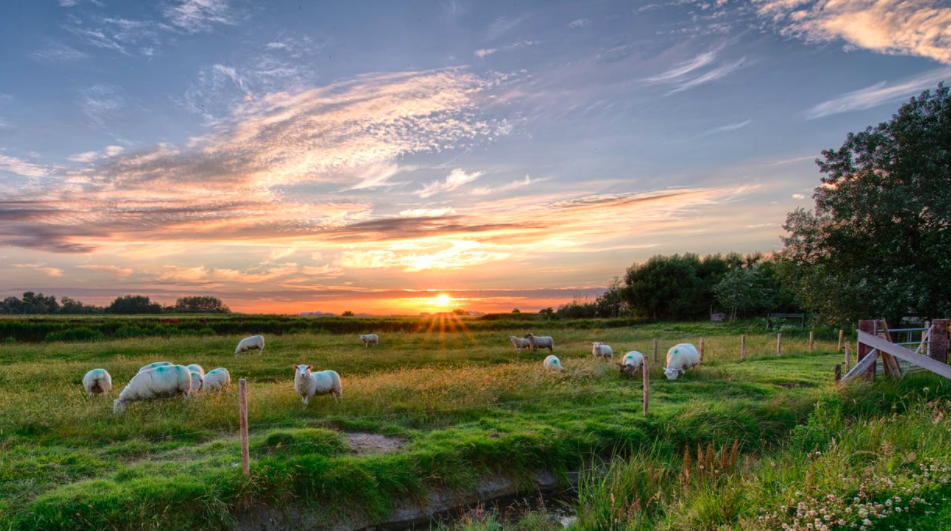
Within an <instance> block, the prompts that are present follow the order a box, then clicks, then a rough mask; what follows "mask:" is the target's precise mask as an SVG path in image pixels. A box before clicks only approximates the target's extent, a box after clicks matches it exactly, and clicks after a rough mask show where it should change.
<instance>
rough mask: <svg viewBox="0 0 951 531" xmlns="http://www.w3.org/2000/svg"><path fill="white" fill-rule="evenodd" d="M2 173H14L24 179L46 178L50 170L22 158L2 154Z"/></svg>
mask: <svg viewBox="0 0 951 531" xmlns="http://www.w3.org/2000/svg"><path fill="white" fill-rule="evenodd" d="M2 172H6V173H13V174H15V175H21V176H23V177H44V176H46V175H47V174H48V173H49V169H48V168H46V167H44V166H41V165H39V164H34V163H32V162H28V161H26V160H23V159H21V158H17V157H11V156H9V155H4V154H3V153H0V173H2Z"/></svg>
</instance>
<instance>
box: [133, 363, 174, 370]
mask: <svg viewBox="0 0 951 531" xmlns="http://www.w3.org/2000/svg"><path fill="white" fill-rule="evenodd" d="M169 365H171V363H169V362H167V361H156V362H155V363H149V364H148V365H146V366H144V367H142V368H140V369H139V372H142V371H148V370H152V369H154V368H156V367H168V366H169Z"/></svg>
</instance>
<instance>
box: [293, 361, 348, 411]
mask: <svg viewBox="0 0 951 531" xmlns="http://www.w3.org/2000/svg"><path fill="white" fill-rule="evenodd" d="M312 368H313V365H294V391H296V392H297V394H299V395H300V397H301V402H303V403H304V409H307V403H308V402H310V399H311V398H313V397H314V396H315V395H332V396H333V397H334V402H336V401H338V400H339V398H340V397H341V396H343V387H342V386H341V384H340V375H339V374H337V373H336V372H335V371H319V372H310V370H311V369H312Z"/></svg>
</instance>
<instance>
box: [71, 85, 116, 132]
mask: <svg viewBox="0 0 951 531" xmlns="http://www.w3.org/2000/svg"><path fill="white" fill-rule="evenodd" d="M79 94H80V106H81V108H82V111H83V114H85V115H86V118H87V119H88V121H89V125H91V126H93V127H96V128H99V129H104V128H105V127H106V126H107V124H109V123H110V122H112V121H113V120H115V118H116V117H117V116H118V113H119V111H120V110H122V108H123V107H125V91H124V90H122V88H121V87H118V86H115V85H93V86H91V87H89V88H86V89H82V90H80V91H79Z"/></svg>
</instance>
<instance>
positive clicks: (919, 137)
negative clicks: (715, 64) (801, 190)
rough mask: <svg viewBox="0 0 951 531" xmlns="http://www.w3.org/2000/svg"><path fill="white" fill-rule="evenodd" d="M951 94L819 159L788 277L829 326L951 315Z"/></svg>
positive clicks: (786, 253) (792, 227) (913, 103)
mask: <svg viewBox="0 0 951 531" xmlns="http://www.w3.org/2000/svg"><path fill="white" fill-rule="evenodd" d="M949 146H951V94H949V90H948V87H946V86H944V85H943V84H941V85H938V88H937V89H936V90H935V91H934V92H931V91H925V92H922V93H921V95H920V96H919V97H917V98H912V99H911V100H910V101H909V102H908V103H906V104H905V105H902V106H901V108H900V109H899V110H898V112H897V113H896V114H895V115H893V116H892V118H891V120H889V121H888V122H884V123H881V124H879V125H877V126H875V127H874V128H873V127H868V128H867V129H866V130H865V131H863V132H860V133H849V134H848V136H847V137H846V140H845V142H844V143H843V144H842V146H841V147H840V148H839V149H828V150H825V151H823V152H822V156H823V159H821V160H817V164H818V165H819V170H820V172H822V173H823V174H824V175H823V177H822V178H821V179H822V184H821V185H820V186H819V187H817V188H816V189H815V191H814V193H813V199H814V201H815V207H814V210H812V211H806V210H804V209H801V208H800V209H797V210H795V211H794V212H791V213H790V214H789V215H788V217H787V218H786V223H785V225H784V228H785V229H786V231H788V233H789V234H788V236H785V237H784V238H783V244H784V248H783V251H782V253H781V258H782V260H783V262H784V263H783V264H782V265H781V267H780V268H779V272H780V276H781V277H782V279H783V281H784V282H785V283H786V284H787V285H788V286H789V287H790V288H791V289H792V291H793V292H794V293H795V294H796V295H797V296H798V297H799V298H800V299H801V300H802V303H803V305H804V306H805V307H806V308H807V309H809V310H810V311H813V312H815V313H819V314H820V315H821V317H822V319H823V320H824V321H826V322H829V323H843V322H847V321H854V320H856V319H859V318H868V317H879V316H884V317H886V318H888V319H890V320H892V321H896V322H897V320H899V319H900V318H901V317H903V316H905V315H907V314H908V313H909V312H912V313H915V314H917V315H919V316H921V317H938V316H943V315H948V314H949V313H951V289H948V279H951V254H949V252H948V250H949V249H951V149H949Z"/></svg>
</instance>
